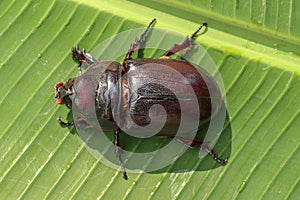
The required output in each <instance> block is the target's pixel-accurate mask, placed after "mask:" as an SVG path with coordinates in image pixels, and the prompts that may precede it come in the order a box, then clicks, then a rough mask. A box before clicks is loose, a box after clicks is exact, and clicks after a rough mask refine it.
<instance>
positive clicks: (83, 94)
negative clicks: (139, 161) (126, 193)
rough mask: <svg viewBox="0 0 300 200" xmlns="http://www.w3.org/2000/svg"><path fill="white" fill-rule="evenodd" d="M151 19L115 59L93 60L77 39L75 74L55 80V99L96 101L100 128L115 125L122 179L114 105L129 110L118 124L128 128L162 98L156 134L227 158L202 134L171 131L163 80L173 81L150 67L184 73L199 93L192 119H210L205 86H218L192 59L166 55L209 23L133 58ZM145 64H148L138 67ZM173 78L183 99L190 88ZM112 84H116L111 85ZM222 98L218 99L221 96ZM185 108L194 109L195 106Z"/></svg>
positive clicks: (171, 106)
mask: <svg viewBox="0 0 300 200" xmlns="http://www.w3.org/2000/svg"><path fill="white" fill-rule="evenodd" d="M155 21H156V19H153V20H152V21H151V22H150V23H149V25H148V26H147V28H146V29H145V31H144V32H143V33H142V34H141V35H140V37H138V38H137V39H136V40H135V41H134V42H133V43H132V44H131V46H130V48H129V50H128V52H127V54H126V56H125V58H124V59H123V62H121V63H120V62H117V61H103V60H96V59H95V58H94V57H93V56H92V55H90V54H89V53H87V52H86V51H85V49H82V50H80V49H79V46H78V44H77V45H76V46H75V47H72V58H73V60H74V61H75V62H76V63H77V65H78V73H79V75H78V77H75V78H70V79H68V80H67V81H66V82H59V83H57V84H56V85H55V99H56V103H58V104H61V105H65V106H66V107H68V108H69V109H72V105H74V104H76V105H77V107H80V108H82V109H83V108H84V109H90V108H91V107H90V105H92V104H93V105H96V112H97V117H98V120H99V122H100V125H101V128H103V127H102V126H109V127H114V145H115V154H116V156H117V158H118V161H119V163H120V166H121V168H122V171H123V177H124V178H125V179H127V178H128V177H127V173H126V169H125V165H124V163H123V160H122V157H121V144H120V133H121V132H122V129H121V128H120V127H119V126H118V125H117V124H116V123H115V120H114V118H115V116H114V115H115V112H116V111H114V110H116V109H118V111H117V113H118V115H120V116H121V117H122V115H123V114H124V113H129V115H130V116H131V120H129V119H128V118H126V117H125V118H122V120H121V122H120V123H121V124H122V125H123V126H122V127H127V130H128V131H130V130H131V127H133V123H135V124H137V125H139V126H146V125H147V124H149V120H150V119H149V116H148V114H149V113H148V109H149V108H150V107H151V106H152V105H154V104H160V105H162V106H164V107H165V109H166V110H167V114H168V118H167V120H166V122H165V126H164V128H163V129H162V131H160V132H159V133H158V134H157V135H158V136H161V137H165V138H172V139H175V140H177V141H179V142H181V143H183V144H185V145H187V146H188V147H194V148H199V149H200V150H202V151H204V152H206V153H208V154H209V155H210V156H211V157H212V158H213V159H214V160H216V161H217V162H218V163H221V164H225V163H226V162H227V159H221V158H219V157H218V156H217V155H216V154H215V153H214V151H213V149H210V148H209V147H208V145H206V144H205V143H203V141H201V140H200V139H198V138H192V139H191V138H189V137H188V136H187V137H179V136H176V135H175V134H174V131H176V128H174V126H175V125H178V123H180V105H179V104H178V101H176V99H175V100H174V94H172V92H171V91H169V90H167V89H166V88H165V87H164V86H163V84H166V85H167V84H171V83H170V77H168V76H166V78H161V77H159V78H158V76H157V75H156V74H159V73H165V72H164V70H163V69H162V70H161V71H159V72H158V73H154V74H153V69H152V67H151V66H156V65H165V66H167V67H169V68H171V69H174V70H176V71H178V72H179V73H180V74H181V75H182V76H184V77H185V78H186V79H187V80H188V83H189V85H191V87H192V88H193V90H194V92H195V95H196V96H197V99H196V100H195V101H194V102H193V103H197V105H198V106H199V109H200V111H201V112H200V116H199V118H196V119H193V120H197V121H198V120H203V119H209V118H210V117H211V115H212V113H211V96H210V92H209V89H208V88H213V89H214V90H216V91H217V92H219V88H218V86H217V84H216V82H215V81H214V79H213V78H212V77H211V76H210V75H209V74H208V73H206V72H205V70H201V68H200V73H199V70H197V69H196V68H195V67H194V65H193V64H191V63H189V62H187V61H184V60H179V59H172V58H169V57H170V56H171V55H173V54H176V53H178V52H181V51H185V50H190V49H191V48H192V47H193V44H194V40H195V38H196V36H197V34H198V33H199V31H200V30H201V29H202V28H203V27H207V23H205V22H204V23H202V24H201V25H200V26H199V27H198V28H197V30H196V31H195V32H194V33H193V34H192V35H191V36H190V37H187V38H186V39H185V40H184V41H183V42H182V43H180V44H175V45H174V46H173V47H171V48H170V49H169V50H167V51H166V52H165V53H164V54H163V55H162V56H161V57H159V58H136V59H133V58H132V55H133V53H134V52H136V51H137V50H139V48H140V46H141V44H142V42H144V40H145V37H146V34H147V33H148V32H149V29H150V28H151V26H152V25H153V24H154V22H155ZM83 64H86V65H87V66H88V67H87V68H86V69H85V70H84V71H82V69H81V68H82V66H83ZM145 65H147V66H148V67H142V66H145ZM150 76H151V78H154V79H155V78H156V79H159V80H158V82H161V83H162V84H153V83H149V81H148V77H150ZM171 78H172V77H171ZM90 79H93V80H94V81H95V82H96V83H97V89H96V90H95V88H91V87H90V86H89V83H90V82H89V81H90ZM177 84H178V85H179V86H178V90H179V95H180V96H181V97H182V98H183V99H188V98H187V97H188V96H189V94H185V91H184V90H183V89H182V88H180V87H181V85H180V84H182V83H177ZM113 86H114V88H117V90H114V89H113ZM75 94H76V95H75ZM181 97H180V98H181ZM184 101H185V100H184ZM221 101H222V99H220V102H221ZM189 109H190V110H189V112H190V113H193V108H189ZM124 116H125V115H124ZM169 116H170V117H169ZM191 116H192V114H191ZM57 120H58V122H59V123H60V124H61V125H65V126H73V125H74V122H64V121H63V120H61V118H58V119H57ZM158 120H159V119H158ZM107 124H108V125H107ZM175 127H176V126H175ZM104 128H105V127H104Z"/></svg>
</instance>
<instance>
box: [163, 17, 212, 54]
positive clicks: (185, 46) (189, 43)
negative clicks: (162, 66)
mask: <svg viewBox="0 0 300 200" xmlns="http://www.w3.org/2000/svg"><path fill="white" fill-rule="evenodd" d="M204 26H205V27H207V23H206V22H203V23H202V24H201V25H200V26H199V27H198V29H197V30H196V31H195V32H194V33H193V34H192V35H191V36H190V37H187V38H186V39H185V40H184V41H183V42H182V43H181V44H175V45H174V46H173V47H172V48H170V49H169V50H167V51H166V52H165V53H164V54H163V55H162V56H161V58H168V57H169V56H171V55H173V54H175V53H178V52H180V51H184V50H190V49H192V48H193V45H194V44H193V43H194V40H195V39H196V37H197V34H198V33H199V31H200V30H201V29H202V28H203V27H204Z"/></svg>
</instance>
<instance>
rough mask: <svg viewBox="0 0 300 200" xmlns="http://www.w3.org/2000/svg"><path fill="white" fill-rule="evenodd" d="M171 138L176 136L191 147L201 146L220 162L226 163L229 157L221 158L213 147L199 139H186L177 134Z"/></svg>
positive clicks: (201, 148) (200, 147)
mask: <svg viewBox="0 0 300 200" xmlns="http://www.w3.org/2000/svg"><path fill="white" fill-rule="evenodd" d="M169 137H170V138H175V139H176V140H177V141H179V142H181V143H183V144H185V145H187V146H188V147H190V148H199V149H200V150H202V151H204V152H206V153H207V154H208V155H210V156H211V157H212V158H213V159H214V160H215V161H217V162H218V163H220V164H226V163H227V161H228V159H227V158H226V159H221V158H219V157H218V156H217V154H216V153H215V152H214V150H213V149H211V148H209V147H208V146H207V145H206V144H204V143H203V142H202V141H201V140H199V139H194V140H191V139H186V138H181V137H175V136H169Z"/></svg>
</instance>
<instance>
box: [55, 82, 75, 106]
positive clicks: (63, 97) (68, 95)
mask: <svg viewBox="0 0 300 200" xmlns="http://www.w3.org/2000/svg"><path fill="white" fill-rule="evenodd" d="M74 82H75V78H70V79H69V80H68V81H67V82H59V83H57V84H56V85H55V87H54V89H55V91H54V93H55V100H56V103H58V104H61V105H65V106H67V107H68V108H69V109H72V99H73V94H74Z"/></svg>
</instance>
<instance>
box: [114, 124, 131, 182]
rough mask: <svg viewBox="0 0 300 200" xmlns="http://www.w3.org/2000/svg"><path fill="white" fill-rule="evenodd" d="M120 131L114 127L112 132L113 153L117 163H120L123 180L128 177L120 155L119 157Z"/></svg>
mask: <svg viewBox="0 0 300 200" xmlns="http://www.w3.org/2000/svg"><path fill="white" fill-rule="evenodd" d="M120 132H121V129H120V128H119V127H118V128H116V130H115V132H114V143H115V154H116V155H117V157H118V160H119V163H120V165H121V168H122V171H123V177H124V179H125V180H127V179H128V177H127V174H126V169H125V165H124V163H123V160H122V157H121V151H122V149H121V142H120Z"/></svg>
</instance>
